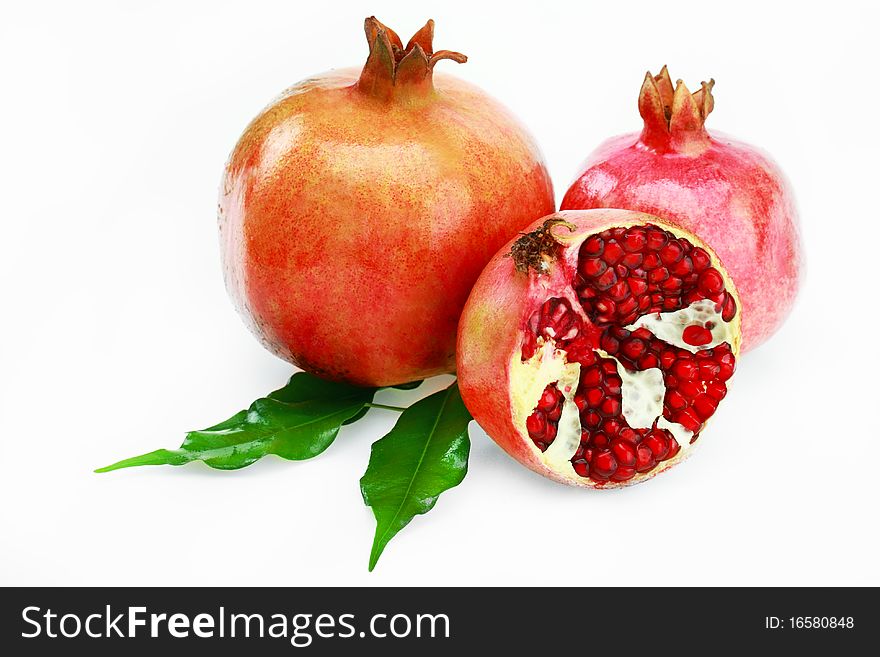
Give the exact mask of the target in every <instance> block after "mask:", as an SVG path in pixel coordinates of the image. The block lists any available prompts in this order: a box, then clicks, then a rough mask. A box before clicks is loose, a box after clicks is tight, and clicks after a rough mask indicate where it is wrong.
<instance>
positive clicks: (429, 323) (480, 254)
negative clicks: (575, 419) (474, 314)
mask: <svg viewBox="0 0 880 657" xmlns="http://www.w3.org/2000/svg"><path fill="white" fill-rule="evenodd" d="M366 33H367V39H368V42H369V45H370V54H369V57H368V59H367V62H366V64H365V65H364V67H363V69H362V70H360V71H357V70H350V69H342V70H334V71H331V72H329V73H324V74H321V75H316V76H313V77H310V78H309V79H307V80H304V81H302V82H300V83H299V84H296V85H294V86H293V87H291V88H290V89H288V90H287V91H285V92H284V93H283V94H282V95H281V97H280V98H279V99H277V100H276V101H275V102H273V103H272V104H271V105H269V107H267V108H266V109H265V110H263V112H262V113H261V114H260V115H259V116H257V118H256V119H254V120H253V121H252V122H251V124H250V125H249V126H248V128H247V129H246V130H245V132H244V134H243V135H242V137H241V139H240V140H239V142H238V144H237V145H236V147H235V150H234V151H233V152H232V155H231V156H230V159H229V162H228V164H227V166H226V173H225V177H224V180H223V184H222V189H221V196H220V209H219V223H220V234H221V245H222V251H223V259H224V268H225V275H226V283H227V287H228V289H229V292H230V294H231V296H232V297H233V299H234V301H235V303H236V305H237V307H238V309H239V311H240V312H241V314H242V315H243V316H244V318H245V320H246V321H247V323H248V324H249V325H250V327H251V329H252V330H253V331H254V333H255V334H256V335H257V336H258V337H259V338H260V340H261V341H262V342H263V344H264V345H265V346H266V347H267V348H268V349H269V350H271V351H272V352H273V353H275V354H277V355H278V356H280V357H281V358H284V359H286V360H288V361H290V362H292V363H294V364H296V365H298V366H300V367H301V368H303V369H305V370H307V371H309V372H312V373H313V374H316V375H319V376H322V377H325V378H329V379H335V380H344V381H348V382H351V383H356V384H361V385H371V386H384V385H393V384H398V383H404V382H407V381H412V380H416V379H422V378H425V377H428V376H431V375H434V374H439V373H442V372H451V371H453V370H454V365H455V332H456V327H457V325H458V317H459V314H460V313H461V309H462V306H463V305H464V302H465V300H466V299H467V295H468V293H469V292H470V289H471V286H472V285H473V283H474V281H475V280H476V279H477V276H478V275H479V273H480V271H481V270H482V268H483V266H484V265H485V264H486V263H487V262H488V261H489V259H490V258H491V257H492V255H493V254H494V253H495V251H497V250H498V248H499V247H500V246H501V245H502V244H504V243H505V242H506V241H507V240H509V239H510V237H511V236H512V235H514V234H516V232H517V231H518V230H520V229H521V228H522V227H523V226H525V225H526V224H528V223H529V222H531V221H532V220H533V219H534V218H535V217H539V216H542V215H545V214H547V213H548V212H552V211H553V209H554V201H553V189H552V186H551V183H550V178H549V176H548V174H547V170H546V168H545V166H544V163H543V161H542V158H541V155H540V153H539V151H538V149H537V147H536V145H535V142H534V141H533V140H532V138H531V137H530V136H529V134H528V133H527V132H526V131H525V129H524V128H523V127H522V126H521V125H520V124H519V123H518V122H517V121H516V120H515V119H514V118H513V117H512V116H511V115H510V114H509V113H508V111H507V110H506V109H505V108H504V107H502V106H501V105H500V104H499V103H498V102H496V101H495V100H493V99H492V98H490V97H489V96H487V95H486V94H485V93H484V92H482V91H481V90H480V89H478V88H477V87H474V86H472V85H470V84H468V83H465V82H463V81H461V80H458V79H456V78H453V77H450V76H444V75H442V74H437V75H434V72H433V71H434V66H435V64H437V63H438V62H441V61H442V60H445V59H449V60H453V61H456V62H463V61H465V57H464V56H463V55H460V54H458V53H454V52H450V51H446V50H440V51H434V49H433V45H432V39H433V22H432V21H429V22H428V24H427V25H425V27H423V28H422V29H421V30H419V31H418V33H416V35H415V36H414V37H413V38H412V39H410V41H409V43H407V44H406V45H404V44H403V42H402V41H401V40H400V38H399V37H398V36H397V34H395V33H394V31H393V30H391V29H390V28H388V27H386V26H384V25H382V24H381V23H380V22H379V21H377V20H376V19H375V18H370V19H367V21H366Z"/></svg>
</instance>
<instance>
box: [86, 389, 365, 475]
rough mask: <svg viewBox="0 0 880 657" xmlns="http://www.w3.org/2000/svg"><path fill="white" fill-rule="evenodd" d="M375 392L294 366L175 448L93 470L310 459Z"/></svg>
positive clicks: (224, 465) (234, 466)
mask: <svg viewBox="0 0 880 657" xmlns="http://www.w3.org/2000/svg"><path fill="white" fill-rule="evenodd" d="M375 394H376V389H375V388H359V387H356V386H350V385H347V384H344V383H334V382H331V381H324V380H323V379H319V378H317V377H314V376H311V375H310V374H306V373H305V372H298V373H297V374H294V375H293V376H292V377H291V378H290V381H288V383H287V385H286V386H284V387H283V388H280V389H279V390H276V391H275V392H272V393H270V394H269V395H268V396H267V397H261V398H260V399H258V400H256V401H255V402H254V403H253V404H251V405H250V407H249V408H248V409H247V410H244V411H239V412H238V413H236V414H235V415H233V416H232V417H231V418H229V419H228V420H225V421H223V422H220V423H219V424H215V425H214V426H212V427H208V428H207V429H202V430H200V431H190V432H189V433H188V434H186V438H185V439H184V441H183V444H182V445H181V446H180V448H179V449H176V450H168V449H158V450H156V451H154V452H149V453H148V454H143V455H141V456H135V457H133V458H129V459H124V460H122V461H119V462H118V463H114V464H113V465H109V466H107V467H104V468H99V469H98V470H96V471H95V472H109V471H111V470H119V469H120V468H130V467H134V466H139V465H183V464H184V463H189V462H190V461H203V462H205V463H206V464H207V465H209V466H211V467H212V468H217V469H220V470H236V469H238V468H243V467H245V466H248V465H250V464H251V463H254V462H255V461H257V460H259V459H261V458H262V457H264V456H266V455H267V454H276V455H278V456H280V457H281V458H285V459H289V460H295V461H301V460H304V459H310V458H312V457H314V456H317V455H318V454H320V453H321V452H323V451H324V450H325V449H327V448H328V447H329V446H330V444H331V443H332V442H333V440H334V439H335V438H336V435H337V434H338V433H339V429H340V427H342V425H343V424H346V423H349V422H351V421H353V420H355V419H357V418H359V417H361V416H362V415H363V412H364V411H365V410H366V409H367V404H369V403H370V402H371V401H372V400H373V396H374V395H375Z"/></svg>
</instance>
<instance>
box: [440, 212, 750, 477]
mask: <svg viewBox="0 0 880 657" xmlns="http://www.w3.org/2000/svg"><path fill="white" fill-rule="evenodd" d="M548 219H559V220H561V221H563V222H565V223H560V224H558V225H556V226H554V227H553V228H552V232H553V235H554V237H556V239H557V241H558V242H559V244H560V247H561V249H560V252H559V254H558V257H557V258H555V259H552V258H547V259H546V261H545V262H546V264H547V266H546V268H545V269H544V271H542V272H541V273H538V272H536V271H534V270H533V269H530V270H529V271H528V273H527V274H524V273H520V272H517V271H516V269H515V263H514V261H513V260H512V259H511V258H510V257H508V254H509V253H510V250H511V247H512V246H513V243H514V242H515V241H516V239H514V240H511V241H510V242H509V243H508V244H507V245H506V246H505V247H504V248H502V249H501V250H500V251H499V252H498V253H497V254H496V255H495V257H494V258H493V259H492V260H491V261H490V262H489V264H488V265H487V266H486V268H485V269H484V270H483V273H482V274H481V275H480V277H479V278H478V279H477V282H476V284H475V285H474V288H473V290H472V291H471V294H470V297H469V298H468V301H467V303H466V304H465V307H464V311H463V313H462V316H461V320H460V322H459V330H458V344H457V354H458V355H457V374H458V385H459V388H460V389H461V394H462V398H463V399H464V402H465V405H466V406H467V408H468V410H469V411H470V412H471V415H472V416H473V417H474V419H475V420H476V421H477V423H478V424H479V425H480V426H481V427H482V428H483V430H484V431H485V432H486V433H487V434H488V435H489V436H490V437H491V438H492V439H493V440H494V441H495V442H496V443H497V444H498V445H499V446H500V447H501V448H502V449H503V450H504V451H505V452H507V453H508V454H509V455H510V456H512V457H513V458H515V459H516V460H517V461H519V462H520V463H522V464H523V465H525V466H527V467H528V468H530V469H531V470H533V471H535V472H537V473H538V474H541V475H543V476H545V477H548V478H550V479H553V480H555V481H558V482H561V483H564V484H568V485H572V486H579V487H583V488H601V489H610V488H622V487H624V486H630V485H632V484H635V483H639V482H642V481H645V480H647V479H650V478H652V477H655V476H656V475H658V474H660V473H661V472H665V471H666V470H668V469H670V468H671V467H673V466H675V465H676V464H678V463H680V462H681V461H683V460H684V459H686V458H687V457H688V456H689V455H690V454H691V453H692V452H693V451H694V449H693V448H694V447H695V446H696V443H698V442H699V440H698V441H696V443H694V444H693V445H691V446H690V448H687V449H681V450H680V451H679V453H678V454H677V455H676V456H675V457H673V458H672V459H669V460H668V461H663V462H661V463H660V465H658V466H657V467H656V468H654V469H653V470H651V471H649V472H646V473H639V474H636V476H634V477H633V478H632V479H630V480H629V481H625V482H614V481H608V482H603V483H598V482H595V481H593V480H592V479H589V478H587V477H581V476H580V475H578V474H577V473H576V472H575V471H574V469H573V468H572V467H571V466H570V464H569V465H568V467H560V466H559V464H558V463H550V462H548V458H547V456H546V455H545V453H544V452H541V450H540V449H538V448H537V447H536V446H535V444H534V442H533V441H532V440H531V439H530V438H529V436H528V433H527V431H526V428H525V419H526V418H527V417H528V415H529V414H530V413H531V412H532V410H533V409H534V407H535V403H536V400H537V397H536V396H535V394H536V393H535V390H537V389H539V388H540V389H541V390H543V387H542V386H541V385H540V383H537V384H535V385H532V386H527V385H524V384H523V382H522V381H521V380H520V379H521V377H522V376H524V370H523V368H525V367H528V364H524V363H523V360H522V341H523V336H524V332H525V330H526V325H527V323H528V319H529V317H530V316H531V314H532V313H533V312H534V311H535V309H536V308H538V307H540V305H541V303H543V302H544V301H545V300H546V299H548V298H550V297H554V296H555V297H564V298H567V299H569V300H570V301H575V302H576V294H575V292H574V289H573V287H572V285H571V281H572V280H573V279H574V273H575V271H576V268H577V259H578V252H579V247H580V245H581V243H583V241H584V240H585V239H586V238H587V237H589V236H590V235H593V234H595V233H600V232H602V231H604V230H607V229H609V228H616V227H623V228H627V227H630V226H636V225H645V224H653V225H655V226H657V227H659V228H662V229H664V230H667V231H669V232H670V233H672V234H674V235H675V236H676V237H679V238H684V239H686V240H688V241H689V242H690V243H691V244H692V245H693V246H695V247H700V248H702V249H704V250H705V251H706V252H707V253H708V254H709V256H710V258H711V263H712V266H713V267H715V268H716V269H717V270H718V271H719V272H720V273H721V275H722V278H723V279H724V285H725V289H726V291H727V292H728V293H729V294H730V295H732V296H733V298H734V300H735V301H736V304H737V313H736V315H735V316H734V317H733V319H732V320H731V322H730V331H731V335H732V340H731V343H730V346H731V350H732V352H733V354H734V357H735V358H738V357H739V354H740V349H741V343H742V322H741V312H740V310H739V309H740V308H742V306H741V305H740V299H739V296H738V294H737V291H736V286H735V285H734V283H733V280H732V279H731V278H730V276H729V275H728V273H727V270H726V269H725V268H724V265H723V263H722V262H721V261H720V259H719V258H718V256H717V255H716V254H715V252H714V251H713V250H712V248H711V247H709V246H708V245H707V244H705V243H704V242H703V241H702V240H700V239H699V238H698V237H696V236H695V235H693V234H692V233H690V232H688V231H687V230H684V229H682V228H681V227H680V226H677V225H674V224H672V223H670V222H668V221H666V220H663V219H660V218H658V217H655V216H653V215H650V214H646V213H642V212H634V211H629V210H616V209H595V210H573V211H561V212H557V213H555V214H552V215H548V216H547V217H543V218H541V219H539V220H537V221H535V222H534V223H533V224H531V225H530V226H529V227H527V228H526V229H525V230H524V231H523V232H524V233H529V232H531V231H534V230H537V229H538V228H539V227H541V226H542V225H544V224H545V222H546V221H547V220H548ZM574 307H576V308H579V307H580V306H579V304H578V305H577V306H574ZM728 384H729V382H728ZM525 390H529V392H524V391H525ZM538 394H540V393H538ZM706 424H707V423H704V424H703V425H702V427H701V429H700V432H701V433H702V432H703V431H705V428H706ZM682 447H685V446H682Z"/></svg>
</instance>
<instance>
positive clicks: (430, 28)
mask: <svg viewBox="0 0 880 657" xmlns="http://www.w3.org/2000/svg"><path fill="white" fill-rule="evenodd" d="M364 31H365V32H366V34H367V42H368V43H369V44H370V55H369V57H367V63H366V64H364V68H363V70H362V71H361V76H360V79H359V80H358V83H357V88H358V90H359V91H360V92H361V93H364V94H367V95H369V96H371V97H373V98H376V99H378V100H383V101H388V100H391V99H395V98H397V99H402V100H414V99H417V98H419V97H423V96H426V95H428V94H430V93H431V92H432V91H433V90H434V84H433V70H434V65H435V64H436V63H437V62H438V61H440V60H442V59H451V60H453V61H455V62H458V63H459V64H462V63H464V62H466V61H467V57H465V56H464V55H462V54H461V53H458V52H453V51H451V50H438V51H437V52H434V46H433V41H434V21H433V20H429V21H428V22H427V23H425V25H424V27H422V29H420V30H419V31H418V32H416V33H415V35H413V37H412V38H411V39H410V40H409V43H407V44H406V47H404V45H403V42H402V41H401V40H400V37H399V36H398V35H397V33H396V32H395V31H394V30H392V29H391V28H390V27H388V26H386V25H383V24H382V23H380V22H379V21H378V20H376V18H375V17H374V16H371V17H369V18H367V19H366V21H364Z"/></svg>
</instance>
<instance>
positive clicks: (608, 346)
mask: <svg viewBox="0 0 880 657" xmlns="http://www.w3.org/2000/svg"><path fill="white" fill-rule="evenodd" d="M599 346H600V347H601V348H602V349H604V350H605V351H606V352H608V354H609V355H611V356H614V357H615V358H617V359H618V360H619V361H620V362H621V364H622V365H623V366H624V367H625V368H626V369H628V370H630V371H642V370H646V369H648V368H651V367H659V368H660V369H661V370H662V371H663V383H664V384H665V385H666V396H665V397H664V398H663V417H665V418H666V419H668V420H671V421H672V422H676V423H678V424H680V425H682V426H683V427H684V428H685V429H687V430H688V431H691V432H694V433H696V432H697V431H699V429H700V427H701V426H702V425H703V423H704V422H705V421H706V420H708V419H709V418H710V417H712V414H713V413H714V412H715V409H716V408H717V407H718V402H720V401H721V400H722V399H724V395H726V394H727V385H726V384H725V381H727V380H728V379H729V378H730V377H731V376H733V371H734V369H735V367H736V359H735V358H734V356H733V352H732V351H731V348H730V345H728V344H727V343H724V344H720V345H718V346H717V347H715V348H713V349H701V350H700V351H698V352H697V353H693V352H691V351H688V350H687V349H680V348H678V347H674V346H672V345H670V344H667V343H666V342H664V341H663V340H660V339H659V338H657V337H656V336H655V335H654V334H653V333H651V332H650V331H648V330H647V329H645V328H639V329H636V330H635V331H628V330H627V329H625V328H622V327H620V326H610V327H608V328H607V329H606V330H605V332H604V333H603V334H602V338H601V340H600V341H599Z"/></svg>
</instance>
